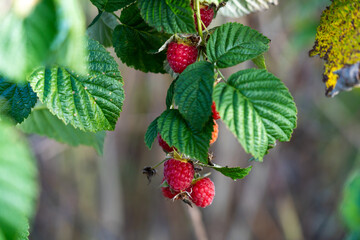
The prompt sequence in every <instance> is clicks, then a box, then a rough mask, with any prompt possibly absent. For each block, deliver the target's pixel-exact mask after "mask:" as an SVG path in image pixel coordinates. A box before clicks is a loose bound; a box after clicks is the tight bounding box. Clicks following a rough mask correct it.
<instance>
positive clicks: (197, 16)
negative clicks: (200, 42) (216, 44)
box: [195, 0, 203, 39]
mask: <svg viewBox="0 0 360 240" xmlns="http://www.w3.org/2000/svg"><path fill="white" fill-rule="evenodd" d="M195 12H196V20H197V26H198V33H199V36H200V37H201V39H203V32H202V26H201V16H200V0H195Z"/></svg>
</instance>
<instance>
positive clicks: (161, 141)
mask: <svg viewBox="0 0 360 240" xmlns="http://www.w3.org/2000/svg"><path fill="white" fill-rule="evenodd" d="M157 139H158V142H159V145H160V147H161V148H162V149H163V150H164V152H166V153H169V152H172V151H174V150H175V151H177V149H176V148H175V147H170V146H169V145H168V144H167V143H166V142H165V141H164V139H162V137H161V135H160V134H158V135H157Z"/></svg>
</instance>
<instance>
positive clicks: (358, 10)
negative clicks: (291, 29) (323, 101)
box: [310, 0, 360, 93]
mask: <svg viewBox="0 0 360 240" xmlns="http://www.w3.org/2000/svg"><path fill="white" fill-rule="evenodd" d="M315 55H319V56H320V58H322V59H324V60H325V61H326V63H325V72H324V81H325V84H326V89H327V93H328V92H331V91H332V89H333V88H334V87H335V85H336V82H337V79H338V75H337V74H334V71H336V70H339V69H341V68H343V67H344V66H348V65H352V64H355V63H357V62H359V61H360V0H333V2H332V4H331V5H330V6H329V7H327V8H326V9H325V10H324V11H323V13H322V16H321V20H320V25H319V27H318V28H317V33H316V40H315V45H314V47H313V49H312V50H311V51H310V56H315Z"/></svg>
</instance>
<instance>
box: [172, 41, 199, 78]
mask: <svg viewBox="0 0 360 240" xmlns="http://www.w3.org/2000/svg"><path fill="white" fill-rule="evenodd" d="M197 56H198V50H197V48H196V47H194V46H190V45H187V44H185V43H176V42H171V43H170V44H169V46H168V50H167V61H168V62H169V65H170V67H171V68H172V70H173V71H174V72H176V73H182V72H183V71H184V70H185V68H186V67H187V66H189V65H190V64H192V63H194V62H195V61H196V58H197Z"/></svg>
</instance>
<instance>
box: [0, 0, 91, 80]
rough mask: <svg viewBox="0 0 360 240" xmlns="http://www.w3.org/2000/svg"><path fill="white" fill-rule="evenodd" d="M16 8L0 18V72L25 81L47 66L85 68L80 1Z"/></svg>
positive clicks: (56, 0) (54, 1) (50, 1)
mask: <svg viewBox="0 0 360 240" xmlns="http://www.w3.org/2000/svg"><path fill="white" fill-rule="evenodd" d="M35 2H37V1H35ZM17 5H19V4H15V6H14V7H13V8H12V10H11V11H9V13H8V14H7V15H6V16H3V17H1V16H0V36H1V41H0V72H2V73H3V74H4V75H5V76H7V77H9V78H11V79H13V80H15V81H24V79H26V77H27V75H28V74H30V73H31V72H32V71H33V70H34V69H35V68H36V67H38V66H41V65H44V64H53V63H57V64H61V65H63V66H71V67H72V68H73V69H75V70H79V71H83V70H84V69H85V62H84V56H85V52H84V47H83V46H84V37H83V36H84V32H85V28H84V22H85V20H84V16H83V14H82V11H81V9H80V7H79V3H78V1H73V0H42V1H38V3H36V4H35V5H34V7H33V8H29V7H28V6H17ZM14 63H16V64H14Z"/></svg>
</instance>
